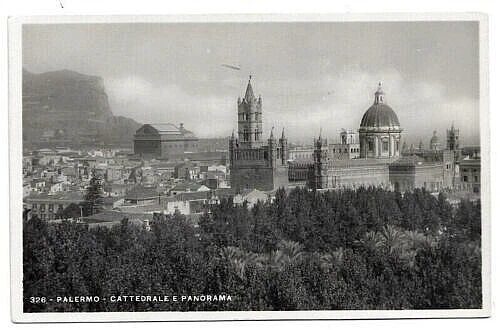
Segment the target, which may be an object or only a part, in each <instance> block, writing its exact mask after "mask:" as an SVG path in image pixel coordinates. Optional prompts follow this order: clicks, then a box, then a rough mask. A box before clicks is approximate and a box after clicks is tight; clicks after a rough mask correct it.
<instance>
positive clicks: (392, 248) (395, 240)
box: [382, 225, 404, 255]
mask: <svg viewBox="0 0 500 330" xmlns="http://www.w3.org/2000/svg"><path fill="white" fill-rule="evenodd" d="M403 242H404V235H403V233H402V232H401V231H400V230H399V229H398V228H397V227H395V226H391V225H386V226H384V228H382V243H383V247H384V250H385V251H386V252H387V253H389V254H392V255H399V254H400V253H401V252H402V250H403Z"/></svg>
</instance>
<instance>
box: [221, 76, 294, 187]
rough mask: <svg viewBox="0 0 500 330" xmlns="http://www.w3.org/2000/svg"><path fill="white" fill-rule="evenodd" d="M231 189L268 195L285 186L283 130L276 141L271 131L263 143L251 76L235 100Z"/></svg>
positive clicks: (230, 151)
mask: <svg viewBox="0 0 500 330" xmlns="http://www.w3.org/2000/svg"><path fill="white" fill-rule="evenodd" d="M229 161H230V177H231V188H233V189H234V190H235V192H237V193H238V192H241V191H242V190H243V189H257V190H262V191H272V190H275V189H277V188H279V187H287V186H288V162H287V161H288V142H287V139H286V137H285V132H284V130H283V131H282V133H281V137H280V138H279V139H276V138H275V136H274V129H271V132H270V134H269V137H268V138H267V139H264V137H263V131H262V97H260V96H259V97H258V98H257V97H256V96H255V94H254V92H253V87H252V84H251V76H250V79H249V80H248V85H247V88H246V91H245V96H244V97H243V98H238V133H237V136H235V135H234V131H233V134H232V135H231V138H230V139H229Z"/></svg>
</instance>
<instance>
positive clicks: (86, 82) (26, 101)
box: [23, 70, 140, 146]
mask: <svg viewBox="0 0 500 330" xmlns="http://www.w3.org/2000/svg"><path fill="white" fill-rule="evenodd" d="M139 127H140V124H139V123H137V122H135V121H134V120H132V119H129V118H125V117H120V116H114V115H113V113H112V112H111V109H110V107H109V103H108V96H107V94H106V91H105V88H104V83H103V80H102V78H101V77H96V76H87V75H84V74H81V73H77V72H74V71H69V70H62V71H54V72H45V73H40V74H34V73H31V72H28V71H26V70H23V142H24V143H25V145H26V146H37V145H43V144H45V145H49V146H58V145H102V144H104V145H121V146H131V145H132V139H133V135H134V133H135V131H136V130H137V129H138V128H139Z"/></svg>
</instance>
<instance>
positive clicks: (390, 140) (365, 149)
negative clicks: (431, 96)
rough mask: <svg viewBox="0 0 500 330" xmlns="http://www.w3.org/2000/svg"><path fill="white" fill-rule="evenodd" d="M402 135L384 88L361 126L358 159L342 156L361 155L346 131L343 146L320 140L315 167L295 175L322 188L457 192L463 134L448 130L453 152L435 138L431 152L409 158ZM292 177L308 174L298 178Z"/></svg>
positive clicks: (377, 92) (343, 134) (317, 144)
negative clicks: (347, 137) (370, 187)
mask: <svg viewBox="0 0 500 330" xmlns="http://www.w3.org/2000/svg"><path fill="white" fill-rule="evenodd" d="M402 131H403V129H402V127H401V125H400V122H399V119H398V116H397V115H396V112H395V111H394V110H393V109H392V108H391V107H390V106H389V105H388V104H387V102H386V100H385V93H384V91H383V89H382V84H381V83H379V85H378V88H377V90H376V92H375V99H374V102H373V104H372V105H371V106H370V107H369V108H368V109H367V110H366V112H365V113H364V115H363V117H362V119H361V123H360V126H359V130H358V138H359V154H358V157H339V155H340V153H341V152H344V154H345V153H346V152H347V151H349V150H353V149H354V151H356V149H355V148H351V146H350V145H348V143H347V141H346V140H347V139H345V137H344V136H345V132H344V131H343V132H342V133H341V144H340V145H338V144H328V141H327V140H326V139H323V138H322V137H321V135H320V136H319V138H318V139H316V140H315V141H314V149H313V157H312V163H311V164H307V165H306V166H304V164H301V165H299V166H297V165H293V166H291V168H292V170H291V171H292V172H293V171H302V172H305V171H307V173H308V185H309V186H310V187H313V188H316V189H330V188H342V187H344V188H356V187H359V186H377V187H383V188H385V189H391V190H396V191H405V190H412V189H415V188H425V189H428V190H430V191H438V190H441V189H445V188H452V187H453V185H454V178H455V176H456V174H457V171H456V164H457V159H458V158H457V157H458V154H459V149H458V141H459V139H458V130H456V129H455V128H453V127H452V128H451V130H448V131H447V136H448V139H447V140H448V146H447V147H448V148H447V149H445V150H440V149H439V142H438V140H437V137H436V133H434V136H433V138H432V139H431V143H430V147H431V149H430V150H424V149H423V147H421V148H419V149H420V152H419V153H418V154H417V153H408V154H404V152H403V150H402V146H401V132H402ZM351 140H355V139H354V138H351ZM342 145H345V148H342ZM307 167H308V169H306V168H307ZM291 177H304V175H302V176H301V175H300V174H298V173H295V174H292V175H291Z"/></svg>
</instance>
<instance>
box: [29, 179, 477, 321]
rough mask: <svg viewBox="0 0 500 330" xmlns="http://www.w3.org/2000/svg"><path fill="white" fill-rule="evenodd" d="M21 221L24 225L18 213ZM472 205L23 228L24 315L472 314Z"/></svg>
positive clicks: (227, 210) (362, 195) (281, 206)
mask: <svg viewBox="0 0 500 330" xmlns="http://www.w3.org/2000/svg"><path fill="white" fill-rule="evenodd" d="M26 218H27V217H26ZM480 238H481V206H480V204H479V203H472V202H469V201H462V202H461V203H460V204H459V205H458V206H457V207H456V208H452V207H451V206H450V204H449V203H448V202H447V201H446V199H445V197H444V196H443V195H440V196H439V197H438V198H436V197H434V196H432V195H431V194H429V193H428V192H426V191H423V190H415V191H414V192H412V193H406V194H405V195H404V196H402V195H400V194H398V193H394V192H388V191H384V190H380V189H375V188H360V189H358V190H342V191H328V192H315V191H308V190H305V189H295V190H293V191H291V192H290V193H288V194H286V193H285V191H283V190H279V191H278V192H277V193H276V198H275V200H274V201H273V202H272V203H270V202H265V203H258V204H256V205H255V206H254V207H253V208H247V207H246V205H243V206H234V205H233V203H232V201H230V200H225V201H223V202H222V203H221V204H220V205H216V206H213V207H212V208H211V209H210V210H209V211H208V212H206V213H205V214H204V215H203V216H202V217H201V219H200V221H199V227H193V226H192V225H190V224H189V223H188V221H186V219H185V218H184V216H182V215H180V214H176V215H173V216H162V217H160V218H159V219H157V220H156V221H155V222H154V223H153V224H152V228H151V231H147V230H144V228H141V226H137V225H134V224H131V223H129V222H128V221H127V220H123V221H122V223H121V225H116V226H114V227H112V228H107V227H104V226H101V227H95V228H88V227H87V226H86V225H82V224H75V223H69V222H63V223H62V224H47V223H45V222H43V221H41V220H39V219H38V218H31V219H29V220H28V219H25V221H24V296H25V305H24V308H25V311H26V312H37V311H152V310H162V311H168V310H181V311H184V310H311V309H325V310H331V309H337V310H339V309H340V310H342V309H429V308H433V309H435V308H480V307H481V301H482V295H481V248H480ZM190 294H193V295H203V294H208V295H211V294H229V295H231V297H232V300H231V301H230V302H228V301H226V302H186V303H178V302H177V303H174V302H156V303H152V302H151V303H149V302H121V303H111V302H109V301H100V302H99V303H65V304H62V303H46V304H33V303H31V302H30V301H29V299H30V297H54V296H81V295H92V296H100V297H107V296H110V295H190Z"/></svg>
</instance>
